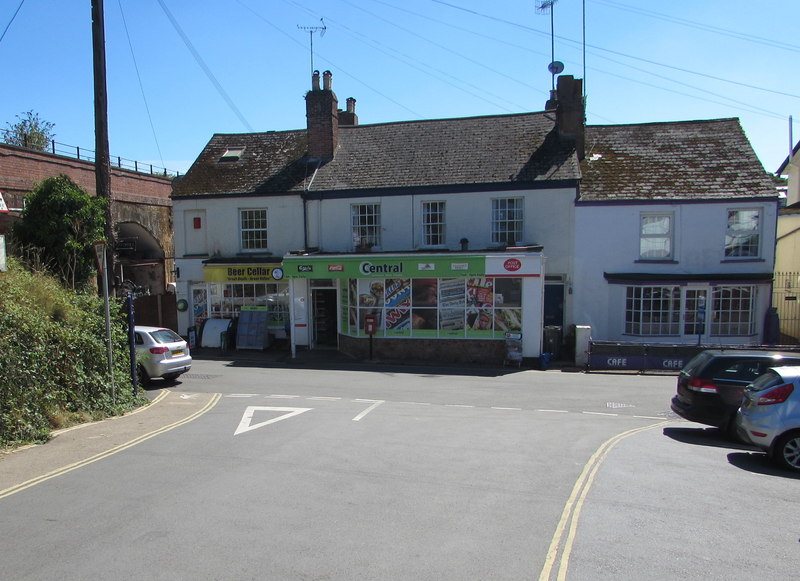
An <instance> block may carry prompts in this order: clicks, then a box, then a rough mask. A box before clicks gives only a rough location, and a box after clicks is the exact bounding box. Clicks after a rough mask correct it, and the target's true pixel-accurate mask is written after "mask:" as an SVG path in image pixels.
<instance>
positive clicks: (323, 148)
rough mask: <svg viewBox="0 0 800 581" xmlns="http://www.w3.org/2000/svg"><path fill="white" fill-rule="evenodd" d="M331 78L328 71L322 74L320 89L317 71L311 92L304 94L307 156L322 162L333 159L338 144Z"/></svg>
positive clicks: (335, 102) (335, 101)
mask: <svg viewBox="0 0 800 581" xmlns="http://www.w3.org/2000/svg"><path fill="white" fill-rule="evenodd" d="M332 76H333V75H332V74H331V72H330V71H325V72H324V73H322V89H320V88H319V71H314V74H313V76H312V77H311V90H310V91H309V92H308V93H306V123H307V128H308V129H307V130H308V156H309V157H317V158H320V159H323V160H330V159H333V155H334V153H336V146H337V145H338V144H339V116H338V112H339V109H338V105H339V100H338V99H337V98H336V94H335V93H334V92H333V91H332V90H331V77H332ZM354 107H355V105H354ZM354 110H355V109H354Z"/></svg>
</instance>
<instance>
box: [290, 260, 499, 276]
mask: <svg viewBox="0 0 800 581" xmlns="http://www.w3.org/2000/svg"><path fill="white" fill-rule="evenodd" d="M283 268H284V271H285V276H286V277H287V278H375V277H377V278H381V277H386V278H396V277H403V278H452V277H474V276H484V275H485V274H486V257H485V256H475V255H456V256H453V255H450V256H435V255H419V256H417V255H415V256H381V255H376V256H375V257H374V258H373V257H365V256H358V257H355V258H350V257H345V256H326V257H317V256H315V257H308V256H304V257H294V256H291V257H289V256H287V257H285V258H284V259H283Z"/></svg>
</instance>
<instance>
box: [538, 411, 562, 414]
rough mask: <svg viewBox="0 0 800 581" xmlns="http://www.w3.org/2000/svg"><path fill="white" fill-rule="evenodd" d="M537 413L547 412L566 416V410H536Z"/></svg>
mask: <svg viewBox="0 0 800 581" xmlns="http://www.w3.org/2000/svg"><path fill="white" fill-rule="evenodd" d="M536 411H537V412H549V413H552V414H568V413H569V412H568V411H567V410H536Z"/></svg>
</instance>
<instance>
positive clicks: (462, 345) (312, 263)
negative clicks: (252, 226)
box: [283, 247, 544, 363]
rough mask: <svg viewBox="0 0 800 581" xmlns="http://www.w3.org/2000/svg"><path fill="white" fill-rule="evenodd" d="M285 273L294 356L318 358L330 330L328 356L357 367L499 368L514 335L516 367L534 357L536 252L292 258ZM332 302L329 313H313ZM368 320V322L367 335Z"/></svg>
mask: <svg viewBox="0 0 800 581" xmlns="http://www.w3.org/2000/svg"><path fill="white" fill-rule="evenodd" d="M283 267H284V271H285V275H286V278H287V279H289V280H290V285H289V288H290V295H291V303H292V305H293V308H292V310H291V319H292V329H293V333H292V349H293V350H294V349H295V348H296V347H307V348H317V347H319V346H321V341H320V340H319V338H320V337H324V338H326V339H327V340H329V338H330V333H329V330H331V329H336V347H338V349H339V350H340V351H342V352H344V353H348V354H351V355H353V356H357V357H365V356H366V355H367V354H369V353H373V354H374V355H375V357H378V358H381V357H385V358H392V359H403V358H407V359H416V360H437V361H448V362H453V361H464V362H486V363H494V362H497V361H498V360H501V361H502V359H503V354H504V350H505V344H506V339H507V334H508V333H513V334H515V335H519V334H521V335H522V350H523V357H528V358H534V357H538V356H539V354H540V351H541V336H542V308H543V293H544V276H543V275H544V272H543V260H542V255H541V252H540V248H538V247H537V248H536V250H530V251H527V250H523V251H521V252H497V253H487V254H476V253H463V254H460V253H447V254H445V253H440V254H377V253H375V254H371V253H370V254H357V255H354V254H346V255H319V254H303V255H295V254H290V255H287V256H285V257H284V260H283ZM322 293H326V294H322ZM334 293H335V294H334ZM321 296H322V297H324V296H329V299H328V300H327V301H324V300H323V301H321V300H320V297H321ZM334 299H335V301H336V308H327V309H321V308H320V305H321V304H330V303H331V302H332V301H333V300H334ZM367 320H370V321H374V325H371V328H370V329H369V332H368V330H367V329H366V328H365V323H366V321H367Z"/></svg>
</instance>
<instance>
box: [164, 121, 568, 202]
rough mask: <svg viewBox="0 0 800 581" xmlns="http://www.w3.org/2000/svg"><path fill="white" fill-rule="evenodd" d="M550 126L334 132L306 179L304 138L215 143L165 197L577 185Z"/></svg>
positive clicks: (457, 124)
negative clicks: (233, 151) (235, 154)
mask: <svg viewBox="0 0 800 581" xmlns="http://www.w3.org/2000/svg"><path fill="white" fill-rule="evenodd" d="M554 126H555V115H554V114H553V113H552V112H544V113H542V112H540V113H526V114H519V115H500V116H488V117H469V118H459V119H437V120H430V121H406V122H400V123H385V124H376V125H358V126H342V127H339V148H338V149H337V151H336V155H335V158H334V159H333V160H332V161H330V162H328V163H326V164H324V165H322V166H321V167H320V168H319V170H318V171H317V172H316V175H314V170H315V169H316V163H314V162H309V160H307V158H306V149H307V139H306V132H305V130H298V131H280V132H268V133H247V134H217V135H214V136H213V137H212V138H211V141H210V142H209V143H208V145H207V146H206V147H205V149H204V150H203V152H202V153H201V154H200V157H198V159H197V160H196V161H195V163H194V164H193V165H192V167H191V168H190V169H189V171H188V172H187V174H186V175H185V176H184V177H183V178H181V179H180V180H178V181H177V182H176V184H175V189H174V191H173V197H182V196H197V195H212V196H219V195H248V194H271V195H280V194H296V193H299V192H301V191H303V190H304V189H308V190H309V191H310V192H341V191H346V192H348V193H356V192H357V191H359V190H373V189H397V188H403V189H408V188H418V187H419V188H424V187H448V186H464V185H486V186H488V187H492V186H494V185H496V186H498V187H500V188H502V187H517V186H519V185H522V184H525V183H531V182H546V181H562V180H577V179H579V178H580V169H579V167H578V163H577V158H576V156H575V152H574V148H573V147H571V146H569V145H567V144H563V143H559V142H558V140H557V138H556V137H555V132H554ZM236 147H244V148H245V149H244V153H243V154H242V156H241V158H240V159H239V160H238V161H234V162H219V161H218V160H219V158H220V157H221V156H222V155H223V154H224V153H225V151H226V150H227V149H228V148H236ZM312 176H313V179H312Z"/></svg>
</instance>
